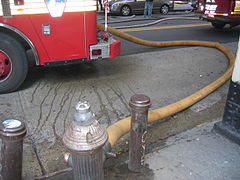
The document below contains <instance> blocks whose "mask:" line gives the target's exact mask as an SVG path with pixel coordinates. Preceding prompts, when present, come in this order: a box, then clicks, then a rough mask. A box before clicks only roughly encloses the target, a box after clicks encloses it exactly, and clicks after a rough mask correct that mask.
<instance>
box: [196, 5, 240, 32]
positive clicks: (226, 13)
mask: <svg viewBox="0 0 240 180" xmlns="http://www.w3.org/2000/svg"><path fill="white" fill-rule="evenodd" d="M196 15H197V16H199V18H201V19H204V20H207V21H209V22H211V23H212V25H213V26H214V27H215V28H218V29H221V28H223V27H224V26H225V25H226V24H230V27H234V26H237V25H240V1H239V0H198V3H197V10H196Z"/></svg>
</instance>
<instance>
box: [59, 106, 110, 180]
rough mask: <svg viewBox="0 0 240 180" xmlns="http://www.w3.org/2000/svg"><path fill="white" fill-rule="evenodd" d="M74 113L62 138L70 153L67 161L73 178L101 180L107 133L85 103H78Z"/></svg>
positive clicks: (78, 179)
mask: <svg viewBox="0 0 240 180" xmlns="http://www.w3.org/2000/svg"><path fill="white" fill-rule="evenodd" d="M76 111H77V112H76V113H75V114H74V119H73V121H72V122H71V123H70V125H69V126H68V128H67V130H66V132H65V134H64V136H63V143H64V144H65V146H66V147H67V148H68V149H69V150H70V151H71V153H70V155H69V156H67V157H68V158H67V159H68V160H67V161H68V162H69V165H70V166H72V168H73V178H74V180H80V179H81V180H103V179H104V173H103V162H104V152H103V146H104V144H105V143H106V141H107V139H108V135H107V131H106V130H105V128H103V127H102V126H101V125H100V124H99V123H98V121H97V120H96V118H95V115H94V114H93V113H92V112H91V110H90V105H89V103H88V102H87V101H85V102H79V103H78V104H77V106H76ZM65 159H66V158H65Z"/></svg>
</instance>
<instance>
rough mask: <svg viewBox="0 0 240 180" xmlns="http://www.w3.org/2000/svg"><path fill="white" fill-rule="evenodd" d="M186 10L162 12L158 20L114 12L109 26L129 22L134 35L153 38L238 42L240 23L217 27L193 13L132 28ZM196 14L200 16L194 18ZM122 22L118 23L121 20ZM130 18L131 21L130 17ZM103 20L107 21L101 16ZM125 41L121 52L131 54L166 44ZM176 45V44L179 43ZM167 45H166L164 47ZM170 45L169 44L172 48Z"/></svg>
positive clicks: (162, 39)
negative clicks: (116, 14)
mask: <svg viewBox="0 0 240 180" xmlns="http://www.w3.org/2000/svg"><path fill="white" fill-rule="evenodd" d="M185 15H186V14H184V13H181V14H176V15H174V14H172V15H169V16H164V17H162V16H161V15H159V14H157V15H155V17H156V19H154V20H145V19H143V18H142V16H141V15H138V16H135V17H128V18H127V17H120V16H110V17H109V19H110V20H109V26H112V27H121V26H129V28H124V29H120V30H122V31H124V32H126V33H128V34H130V35H133V36H136V37H139V38H142V39H145V40H150V41H175V40H200V41H215V42H220V43H230V42H236V41H238V38H239V33H240V26H237V27H234V28H229V27H228V26H226V27H225V28H224V29H215V28H213V27H212V25H211V23H209V22H206V21H201V20H199V19H197V18H196V17H194V14H193V13H191V14H189V15H188V16H189V17H185V18H186V19H176V20H167V21H162V22H159V23H157V24H155V25H152V26H144V27H140V28H131V26H135V25H140V24H149V23H153V22H156V21H158V19H157V18H159V19H160V18H173V19H174V18H179V17H184V16H185ZM193 18H196V20H192V19H193ZM123 20H124V21H125V22H122V23H116V22H121V21H123ZM126 20H129V21H126ZM100 22H101V23H103V22H104V21H102V20H100ZM121 41H122V53H121V55H130V54H136V53H142V52H146V51H155V50H157V51H159V50H162V49H163V48H161V49H160V48H152V47H145V46H141V45H137V44H134V43H131V42H128V41H126V40H123V39H121ZM175 48H176V47H175ZM164 49H166V48H164ZM168 49H169V48H168Z"/></svg>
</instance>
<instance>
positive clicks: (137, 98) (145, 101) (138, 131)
mask: <svg viewBox="0 0 240 180" xmlns="http://www.w3.org/2000/svg"><path fill="white" fill-rule="evenodd" d="M129 105H130V107H131V110H132V113H131V114H132V116H131V130H130V136H131V137H130V142H129V163H128V169H129V170H131V171H133V172H141V169H142V167H143V165H144V155H145V138H146V133H147V117H148V108H149V107H150V106H151V102H150V98H149V97H148V96H145V95H143V94H137V95H134V96H132V97H131V100H130V103H129Z"/></svg>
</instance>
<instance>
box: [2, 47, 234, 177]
mask: <svg viewBox="0 0 240 180" xmlns="http://www.w3.org/2000/svg"><path fill="white" fill-rule="evenodd" d="M226 46H228V47H229V48H230V49H231V50H232V51H233V52H235V51H236V48H237V43H228V44H226ZM227 64H228V63H227V59H226V57H225V56H224V55H222V54H221V53H220V52H218V51H216V50H215V49H212V48H204V47H188V48H178V49H169V50H166V51H161V52H150V53H144V54H137V55H130V56H121V57H117V58H115V59H106V60H101V61H94V62H89V63H84V64H79V65H74V66H66V67H54V68H36V69H34V70H32V71H31V72H30V73H29V76H28V78H27V80H26V82H25V84H24V86H23V87H22V89H21V90H19V91H18V92H14V93H11V94H5V95H0V117H1V119H9V118H16V119H20V120H23V121H24V122H25V123H26V124H27V128H28V134H27V136H26V138H25V141H24V167H23V177H24V180H30V179H32V178H33V177H34V176H41V175H44V174H48V173H50V172H54V171H56V170H60V169H63V168H66V167H67V165H66V164H65V163H64V162H63V154H64V153H65V152H66V151H67V150H66V149H65V148H64V146H63V144H62V141H61V139H62V136H63V134H64V131H65V129H66V127H67V125H68V123H69V122H70V121H71V120H72V118H73V114H74V106H75V105H76V103H77V102H78V101H79V100H89V102H90V104H91V105H92V111H93V112H94V113H95V114H96V117H97V119H98V120H99V121H100V123H102V124H103V125H104V126H106V127H107V126H108V125H110V124H112V123H114V122H116V121H117V120H119V119H121V118H123V117H126V116H129V115H130V109H129V106H128V102H129V99H130V97H131V96H132V95H134V94H136V93H143V94H146V95H148V96H149V97H150V98H151V100H152V107H151V109H156V108H159V107H162V106H165V105H167V104H170V103H173V102H175V101H177V100H180V99H182V98H184V97H186V96H188V95H190V94H192V93H193V92H195V91H197V90H199V89H200V88H202V87H203V86H205V85H207V84H208V83H210V82H212V81H213V80H214V79H216V78H217V77H219V76H220V75H221V74H222V73H223V72H224V71H225V69H226V67H227ZM227 87H228V85H224V86H223V87H222V88H220V89H219V90H218V91H216V92H214V93H213V94H212V95H210V96H209V97H208V98H206V99H205V100H203V101H202V102H200V103H198V104H196V105H194V106H192V107H191V108H190V109H188V110H186V111H184V112H182V113H179V114H177V115H175V116H172V117H169V118H168V119H167V120H169V121H166V122H162V123H161V125H160V123H159V122H157V123H154V124H152V125H150V129H151V132H150V133H149V135H148V139H149V142H151V144H157V143H155V142H158V141H159V139H164V138H165V137H168V136H172V135H174V134H177V133H179V132H182V131H185V130H187V129H189V128H192V127H195V126H196V125H198V124H201V123H204V122H209V121H214V120H216V119H219V118H220V117H221V116H222V112H223V107H224V104H225V97H226V93H227ZM127 144H128V142H127V136H126V137H123V138H122V139H121V140H120V141H119V143H118V144H117V145H116V147H114V149H113V151H116V152H117V151H120V150H122V149H123V150H124V149H126V148H127ZM156 146H157V145H156ZM118 172H121V171H118ZM166 172H167V171H166ZM154 173H155V172H154ZM107 174H109V176H108V177H111V178H110V179H114V178H113V177H115V175H116V174H115V175H113V174H111V173H110V172H109V173H107ZM146 174H147V173H146ZM150 174H151V176H153V174H152V173H150ZM120 177H121V176H120ZM126 177H127V176H126ZM149 177H150V175H149ZM65 179H66V178H65ZM116 179H117V178H116ZM122 179H124V178H122ZM125 179H127V178H125ZM130 179H131V178H130ZM145 179H146V178H145Z"/></svg>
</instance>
